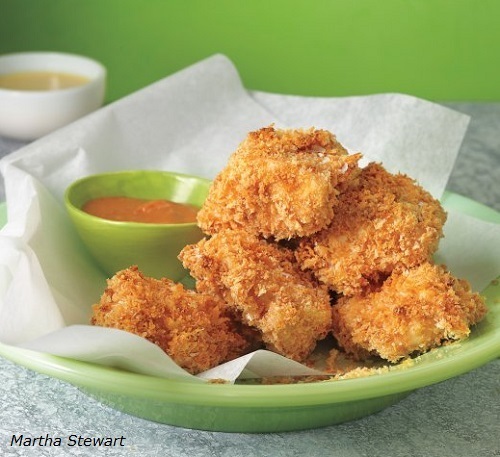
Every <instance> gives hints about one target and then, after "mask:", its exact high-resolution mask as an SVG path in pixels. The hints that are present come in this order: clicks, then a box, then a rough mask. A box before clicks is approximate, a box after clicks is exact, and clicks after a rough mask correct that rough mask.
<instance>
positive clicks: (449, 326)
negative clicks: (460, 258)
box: [332, 262, 487, 362]
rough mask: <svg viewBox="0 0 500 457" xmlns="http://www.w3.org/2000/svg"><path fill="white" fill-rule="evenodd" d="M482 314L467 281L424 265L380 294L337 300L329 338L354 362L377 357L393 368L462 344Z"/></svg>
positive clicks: (399, 276) (394, 278)
mask: <svg viewBox="0 0 500 457" xmlns="http://www.w3.org/2000/svg"><path fill="white" fill-rule="evenodd" d="M486 313H487V308H486V305H485V303H484V300H483V298H482V297H481V296H480V295H479V294H477V293H473V292H472V291H471V288H470V284H469V283H468V282H467V281H465V280H461V279H457V278H455V277H454V276H452V275H451V274H450V273H449V272H448V271H446V269H445V268H444V267H443V266H438V265H433V264H431V263H427V262H426V263H424V264H422V265H420V266H418V267H416V268H413V269H409V270H404V271H402V272H398V273H393V274H392V275H391V276H390V277H389V279H388V280H387V281H386V282H385V283H384V284H383V285H382V287H381V289H380V290H379V291H376V292H368V293H367V294H365V295H361V296H353V297H342V298H340V299H339V301H338V302H337V304H336V305H334V306H333V307H332V314H333V323H332V327H333V331H332V333H333V335H334V336H335V338H336V339H337V341H338V342H339V344H340V346H341V347H342V348H343V349H344V350H345V351H346V352H347V353H349V354H351V355H353V356H354V357H355V358H357V359H361V360H362V359H365V358H367V357H369V356H370V355H378V356H380V357H382V358H383V359H386V360H389V361H390V362H397V361H399V360H401V359H403V358H406V357H408V356H410V355H412V354H415V353H423V352H425V351H427V350H429V349H432V348H434V347H438V346H440V345H442V344H443V342H446V341H453V340H461V339H464V338H466V337H467V336H468V335H469V333H470V326H472V325H474V324H476V323H478V322H479V321H480V320H481V319H482V318H483V317H484V316H485V315H486Z"/></svg>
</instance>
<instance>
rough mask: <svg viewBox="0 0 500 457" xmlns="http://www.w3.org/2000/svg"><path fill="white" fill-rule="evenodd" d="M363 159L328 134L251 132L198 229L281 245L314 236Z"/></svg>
mask: <svg viewBox="0 0 500 457" xmlns="http://www.w3.org/2000/svg"><path fill="white" fill-rule="evenodd" d="M360 157H361V154H352V155H348V153H347V151H346V149H344V147H343V146H342V145H341V144H340V143H339V142H338V141H337V140H336V139H335V137H334V136H333V135H332V134H331V133H330V132H328V131H326V130H315V129H313V128H311V129H309V130H276V129H274V128H273V127H267V128H263V129H260V130H258V131H255V132H251V133H249V134H248V136H247V138H246V139H245V140H244V141H243V142H242V143H241V144H240V146H239V147H238V149H237V150H236V151H235V152H234V153H233V155H232V156H231V157H230V159H229V161H228V163H227V165H226V167H225V168H224V169H223V170H222V171H221V172H220V173H219V175H218V176H217V177H216V178H215V180H214V182H213V183H212V186H211V188H210V190H209V194H208V197H207V199H206V201H205V203H204V204H203V207H202V208H201V210H200V211H199V212H198V225H199V226H200V228H201V229H202V230H203V231H204V232H205V233H207V234H214V233H217V232H218V231H220V230H223V229H240V228H244V229H245V230H247V231H250V232H252V233H254V234H257V235H262V236H263V237H265V238H270V237H273V238H274V239H276V240H280V239H289V238H292V237H296V236H305V235H310V234H312V233H314V232H317V231H318V230H321V229H322V228H324V227H326V226H327V225H328V224H329V223H330V221H331V220H332V217H333V214H334V207H335V205H336V203H337V195H338V193H339V191H340V189H341V188H342V186H344V185H345V183H347V182H348V181H349V180H350V179H351V178H352V176H353V175H355V173H356V171H357V170H358V169H359V167H358V166H357V162H358V161H359V159H360Z"/></svg>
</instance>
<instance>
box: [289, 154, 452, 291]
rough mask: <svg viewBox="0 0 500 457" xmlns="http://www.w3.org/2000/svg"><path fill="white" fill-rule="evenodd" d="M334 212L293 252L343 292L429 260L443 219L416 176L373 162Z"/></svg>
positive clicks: (434, 202) (439, 233)
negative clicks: (322, 225) (328, 224)
mask: <svg viewBox="0 0 500 457" xmlns="http://www.w3.org/2000/svg"><path fill="white" fill-rule="evenodd" d="M335 212H336V215H335V217H334V219H333V221H332V223H331V224H330V226H329V227H328V228H326V229H324V230H322V231H321V232H319V233H317V234H315V235H312V236H311V237H309V238H306V239H303V240H302V241H301V243H300V246H299V248H298V249H297V251H296V257H297V260H298V261H299V263H300V264H301V267H302V268H303V269H309V270H312V271H313V272H314V274H315V275H316V277H317V278H318V279H319V280H320V281H322V282H324V283H325V284H327V285H328V286H329V287H330V288H331V289H332V290H335V291H336V292H339V293H343V294H345V295H353V294H358V293H360V292H361V291H362V290H363V289H364V288H366V287H368V286H370V285H371V284H373V283H379V282H380V281H383V280H384V279H385V278H386V277H387V276H388V275H389V274H390V273H391V272H392V271H393V270H395V269H403V268H411V267H414V266H417V265H419V264H421V263H422V262H425V261H428V260H430V259H431V256H432V254H433V253H434V252H435V251H436V249H437V246H438V242H439V239H440V238H441V236H442V227H443V224H444V222H445V220H446V213H445V211H444V210H443V208H442V207H441V205H440V203H439V202H438V201H437V200H435V199H434V198H433V197H432V196H431V195H430V194H429V193H428V192H427V191H425V190H424V189H423V188H422V187H420V186H419V185H417V184H416V183H415V181H414V180H412V179H411V178H409V177H408V176H405V175H402V174H398V175H393V174H391V173H389V172H388V171H386V170H385V169H384V168H383V167H382V166H381V165H379V164H376V163H371V164H369V165H368V166H367V167H366V168H364V169H363V170H362V171H361V174H360V175H359V177H358V179H357V180H356V183H353V184H352V185H351V186H350V187H349V188H348V189H347V190H345V191H344V192H343V193H342V194H341V195H340V196H339V203H338V205H337V207H336V210H335Z"/></svg>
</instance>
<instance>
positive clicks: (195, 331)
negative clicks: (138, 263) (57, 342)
mask: <svg viewBox="0 0 500 457" xmlns="http://www.w3.org/2000/svg"><path fill="white" fill-rule="evenodd" d="M91 323H92V324H93V325H99V326H102V327H112V328H117V329H121V330H125V331H127V332H130V333H134V334H136V335H139V336H141V337H143V338H146V339H147V340H149V341H151V342H152V343H154V344H156V345H158V346H159V347H160V348H162V349H163V350H164V351H165V352H166V353H167V354H168V355H169V356H170V357H171V358H172V359H173V360H174V361H175V362H176V363H177V364H178V365H179V366H181V367H182V368H184V369H185V370H187V371H189V372H190V373H192V374H196V373H199V372H201V371H205V370H208V369H209V368H212V367H214V366H216V365H219V364H220V363H222V362H226V361H228V360H231V359H234V358H236V357H239V356H240V355H242V354H244V353H245V351H246V350H247V349H248V348H249V347H250V344H249V341H247V340H246V339H245V338H244V337H243V336H242V335H240V334H238V332H237V327H236V326H235V325H234V324H233V323H232V322H231V320H230V319H229V317H228V316H227V315H225V312H224V307H223V306H221V304H220V303H218V302H217V301H216V300H214V299H213V298H212V297H210V296H209V295H204V294H199V293H196V292H194V291H191V290H187V289H184V287H183V286H182V285H181V284H175V283H173V282H172V281H170V280H169V279H166V278H163V279H154V278H149V277H145V276H144V275H143V274H142V273H141V272H140V271H139V270H138V268H137V267H135V266H134V267H130V268H128V269H126V270H122V271H120V272H118V273H116V275H115V276H113V277H112V278H111V279H109V280H108V284H107V288H106V290H105V291H104V293H103V295H102V297H101V300H100V302H99V303H97V304H95V305H94V306H93V315H92V318H91Z"/></svg>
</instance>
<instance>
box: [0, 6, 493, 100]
mask: <svg viewBox="0 0 500 457" xmlns="http://www.w3.org/2000/svg"><path fill="white" fill-rule="evenodd" d="M499 23H500V1H499V0H479V1H478V0H312V1H311V0H310V1H306V0H304V1H298V0H289V1H286V0H275V1H273V0H253V1H250V0H247V1H244V0H241V1H236V0H233V1H231V0H204V1H203V0H191V1H188V0H185V1H181V0H170V1H169V0H0V54H4V53H9V52H17V51H25V50H58V51H67V52H75V53H81V54H86V55H89V56H91V57H94V58H96V59H98V60H100V61H102V62H103V63H104V64H105V65H106V66H107V67H108V70H109V88H108V101H111V100H114V99H117V98H120V97H122V96H124V95H126V94H128V93H130V92H132V91H135V90H137V89H139V88H141V87H143V86H145V85H147V84H149V83H151V82H153V81H156V80H158V79H161V78H163V77H165V76H167V75H169V74H171V73H173V72H175V71H177V70H179V69H182V68H184V67H185V66H187V65H189V64H191V63H194V62H196V61H198V60H200V59H203V58H205V57H208V56H210V55H212V54H214V53H224V54H226V55H227V56H228V57H229V58H231V59H232V60H233V62H234V63H235V64H236V66H237V67H238V69H239V72H240V74H241V77H242V79H243V82H244V84H245V86H246V87H247V88H249V89H258V90H265V91H271V92H280V93H289V94H301V95H333V96H342V95H355V94H367V93H376V92H405V93H409V94H412V95H416V96H420V97H423V98H427V99H430V100H442V101H446V100H466V101H479V100H489V101H498V100H500V72H499V69H500V64H499V60H500V32H499Z"/></svg>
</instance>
